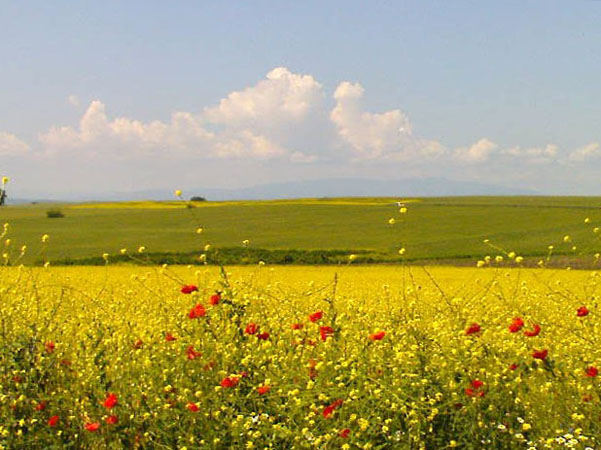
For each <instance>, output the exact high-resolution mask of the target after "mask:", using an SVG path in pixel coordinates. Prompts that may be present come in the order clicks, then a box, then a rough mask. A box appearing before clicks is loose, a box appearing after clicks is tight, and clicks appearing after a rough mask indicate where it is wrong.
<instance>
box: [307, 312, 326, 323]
mask: <svg viewBox="0 0 601 450" xmlns="http://www.w3.org/2000/svg"><path fill="white" fill-rule="evenodd" d="M322 317H323V311H321V310H320V311H315V312H314V313H313V314H309V320H310V321H311V322H317V321H318V320H321V318H322Z"/></svg>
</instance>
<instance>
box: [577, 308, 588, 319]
mask: <svg viewBox="0 0 601 450" xmlns="http://www.w3.org/2000/svg"><path fill="white" fill-rule="evenodd" d="M589 313H590V311H589V310H588V308H587V307H586V306H581V307H580V308H578V310H577V311H576V315H577V316H578V317H585V316H588V315H589Z"/></svg>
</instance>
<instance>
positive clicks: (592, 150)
mask: <svg viewBox="0 0 601 450" xmlns="http://www.w3.org/2000/svg"><path fill="white" fill-rule="evenodd" d="M599 156H601V145H599V143H598V142H591V143H590V144H587V145H585V146H584V147H580V148H577V149H576V150H574V151H573V152H572V153H570V155H569V156H568V159H569V160H570V161H574V162H582V161H586V160H589V159H592V158H597V157H599Z"/></svg>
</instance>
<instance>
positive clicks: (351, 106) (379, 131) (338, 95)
mask: <svg viewBox="0 0 601 450" xmlns="http://www.w3.org/2000/svg"><path fill="white" fill-rule="evenodd" d="M363 94H364V89H363V87H362V86H361V85H360V84H359V83H350V82H348V81H344V82H342V83H340V84H339V85H338V87H337V88H336V91H335V92H334V99H335V100H336V106H335V107H334V109H333V110H332V112H331V113H330V119H331V120H332V122H333V123H334V124H335V125H336V128H337V132H338V135H339V136H340V138H341V139H342V141H343V142H344V143H345V144H347V147H348V148H349V149H350V151H351V152H352V153H353V155H354V156H355V158H357V159H400V160H409V159H421V158H423V157H433V156H439V155H441V154H442V153H444V147H443V146H442V145H441V144H440V143H438V142H436V141H430V140H426V139H420V138H417V137H415V136H414V135H413V131H412V129H411V123H410V122H409V118H408V117H407V116H406V115H405V114H404V113H403V112H401V111H400V110H399V109H394V110H391V111H386V112H383V113H371V112H367V111H362V110H361V98H362V97H363Z"/></svg>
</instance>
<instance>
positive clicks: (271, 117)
mask: <svg viewBox="0 0 601 450" xmlns="http://www.w3.org/2000/svg"><path fill="white" fill-rule="evenodd" d="M322 99H323V90H322V86H321V84H319V83H318V82H317V81H316V80H315V79H314V78H313V77H312V76H311V75H300V74H294V73H292V72H290V71H289V70H288V69H286V68H285V67H277V68H275V69H273V70H272V71H270V72H269V73H268V74H267V75H266V77H265V79H264V80H261V81H259V82H258V83H257V84H256V85H254V86H251V87H248V88H246V89H244V90H241V91H235V92H232V93H230V94H229V95H228V96H227V97H226V98H224V99H222V100H221V101H220V102H219V104H218V105H217V106H215V107H211V108H206V109H205V117H206V118H207V120H209V121H210V122H213V123H220V124H225V125H227V126H230V127H231V126H236V127H249V126H253V127H259V128H271V127H272V125H273V124H274V122H275V123H281V122H286V123H290V122H292V123H294V122H299V121H302V120H304V119H305V118H306V117H307V115H308V114H310V113H311V111H312V110H315V109H317V108H319V107H320V104H321V102H322Z"/></svg>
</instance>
